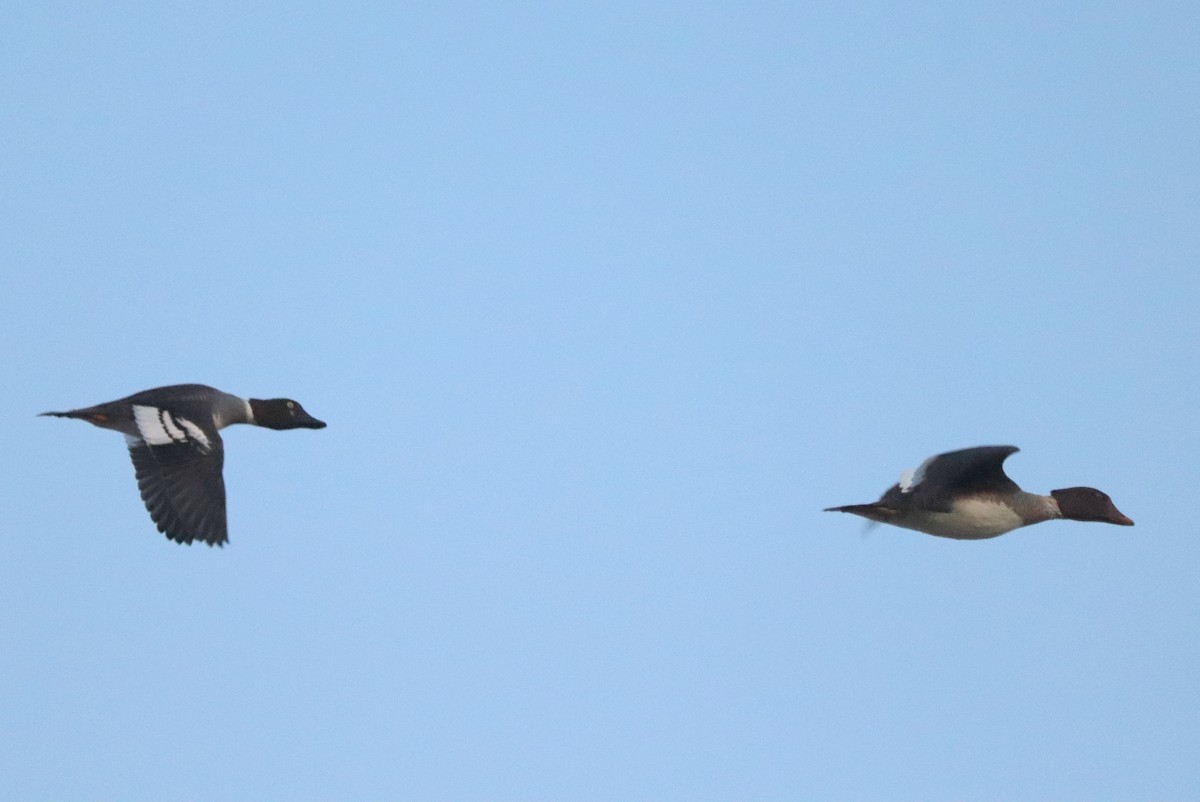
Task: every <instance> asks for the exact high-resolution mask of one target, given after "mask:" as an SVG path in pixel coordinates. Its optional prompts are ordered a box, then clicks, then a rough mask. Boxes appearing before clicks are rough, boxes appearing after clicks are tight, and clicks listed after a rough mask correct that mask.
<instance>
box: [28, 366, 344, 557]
mask: <svg viewBox="0 0 1200 802" xmlns="http://www.w3.org/2000/svg"><path fill="white" fill-rule="evenodd" d="M42 415H53V416H55V417H59V418H80V419H82V420H85V421H88V422H89V423H94V424H95V425H97V426H99V427H101V428H102V429H115V430H117V431H118V432H121V433H122V434H124V435H125V441H126V443H127V445H128V446H129V456H130V457H132V458H133V468H134V473H135V474H136V475H137V483H138V489H139V490H140V491H141V493H142V500H143V501H144V502H146V509H148V510H149V511H150V517H151V518H152V519H153V520H154V523H156V524H158V531H160V532H162V533H163V534H165V535H166V536H167V537H168V538H170V539H171V540H174V541H175V542H177V543H187V544H188V545H191V543H192V541H193V540H201V541H204V542H205V543H207V544H208V545H209V546H221V545H224V544H225V543H226V542H227V541H228V540H229V538H228V531H227V528H226V523H225V480H224V478H222V476H221V466H222V465H223V464H224V462H225V449H224V447H223V446H222V445H221V435H220V434H218V430H220V429H223V428H225V427H226V426H229V425H231V424H234V423H251V424H254V425H255V426H265V427H266V428H268V429H300V428H304V429H323V428H325V424H324V423H323V422H321V421H319V420H317V419H316V418H314V417H313V416H312V415H309V414H308V413H307V412H305V411H304V408H303V407H301V406H300V405H299V404H298V403H296V402H295V401H292V400H290V399H287V398H272V399H268V400H265V401H264V400H260V399H257V398H250V399H245V398H239V397H238V396H236V395H230V394H229V393H223V392H221V391H220V390H216V389H214V388H212V387H207V386H205V385H203V384H176V385H173V386H170V387H157V388H155V389H153V390H145V391H143V392H140V393H135V394H134V395H131V396H129V397H127V398H122V399H119V400H117V401H109V402H108V403H106V404H97V405H96V406H94V407H87V408H86V409H73V410H70V411H69V412H43V413H42Z"/></svg>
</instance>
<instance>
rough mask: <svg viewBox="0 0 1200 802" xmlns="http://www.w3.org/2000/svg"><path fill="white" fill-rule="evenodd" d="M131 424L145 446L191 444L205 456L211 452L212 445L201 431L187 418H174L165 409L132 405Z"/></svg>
mask: <svg viewBox="0 0 1200 802" xmlns="http://www.w3.org/2000/svg"><path fill="white" fill-rule="evenodd" d="M133 422H134V424H135V425H136V426H137V429H138V434H140V435H141V436H142V440H144V441H145V442H146V445H149V446H166V445H170V444H172V443H188V442H191V443H194V444H196V445H197V446H199V447H200V450H201V451H203V452H204V453H206V454H207V453H208V452H209V451H212V443H211V442H210V441H209V439H208V435H206V434H205V433H204V430H203V429H201V428H200V427H199V426H197V425H196V424H194V423H192V422H191V421H190V420H188V419H187V418H181V417H177V416H174V415H172V414H171V413H170V412H168V411H167V410H165V409H159V408H158V407H145V406H139V405H137V404H134V406H133Z"/></svg>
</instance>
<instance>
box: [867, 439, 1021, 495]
mask: <svg viewBox="0 0 1200 802" xmlns="http://www.w3.org/2000/svg"><path fill="white" fill-rule="evenodd" d="M1019 450H1020V449H1018V448H1017V447H1016V446H979V447H977V448H964V449H962V450H961V451H949V452H947V453H945V454H938V455H937V456H936V457H930V458H929V459H927V460H925V462H923V463H921V467H919V468H917V470H916V471H914V472H913V474H912V476H911V477H907V476H906V477H904V478H903V479H902V480H901V482H900V484H898V485H896V486H894V487H892V488H891V489H890V490H888V492H887V493H886V494H885V498H886V497H888V496H893V497H894V496H897V495H903V496H907V497H909V498H910V499H911V500H913V501H920V502H921V504H922V506H924V507H925V508H926V509H939V508H941V507H944V506H947V505H948V504H949V502H950V500H951V499H953V498H955V497H958V496H964V495H977V494H989V493H995V494H997V495H1006V494H1010V493H1016V492H1019V491H1020V489H1021V488H1020V487H1018V486H1017V483H1016V482H1014V481H1013V480H1012V479H1009V478H1008V475H1007V474H1005V473H1004V460H1006V459H1008V458H1009V457H1010V456H1011V455H1013V454H1015V453H1017V451H1019Z"/></svg>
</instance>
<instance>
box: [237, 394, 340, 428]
mask: <svg viewBox="0 0 1200 802" xmlns="http://www.w3.org/2000/svg"><path fill="white" fill-rule="evenodd" d="M250 410H251V411H252V412H253V413H254V422H255V423H256V424H257V425H259V426H265V427H267V428H268V429H324V428H325V421H319V420H317V419H316V418H314V417H313V416H312V415H309V414H308V413H307V412H305V411H304V407H302V406H300V402H298V401H293V400H292V399H290V398H268V399H266V400H265V401H264V400H262V399H260V398H251V399H250Z"/></svg>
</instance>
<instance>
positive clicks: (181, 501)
mask: <svg viewBox="0 0 1200 802" xmlns="http://www.w3.org/2000/svg"><path fill="white" fill-rule="evenodd" d="M133 411H134V420H135V422H136V423H137V428H138V434H139V436H137V437H132V436H129V437H127V438H126V442H127V443H128V445H129V456H130V458H131V459H132V460H133V469H134V473H135V474H136V475H137V483H138V490H140V491H141V494H142V501H144V502H145V503H146V509H147V510H149V511H150V517H151V518H152V519H153V520H154V523H156V524H157V525H158V531H160V532H162V533H163V534H165V535H166V536H167V537H169V538H170V539H171V540H174V541H176V542H177V543H187V544H189V545H190V544H191V543H192V541H193V540H200V541H203V542H205V543H207V544H208V545H210V546H219V545H222V544H224V543H225V542H227V541H228V539H229V537H228V531H227V528H226V521H225V479H224V477H223V476H222V475H221V469H222V468H223V466H224V464H225V449H224V446H223V444H222V442H221V436H220V435H219V434H218V433H217V431H216V429H215V428H213V427H212V425H211V423H210V424H209V425H208V426H206V427H202V426H201V425H199V424H197V423H195V422H193V421H191V420H189V419H188V418H185V417H183V416H182V415H180V414H178V413H175V414H172V413H171V412H170V411H169V410H164V409H160V408H157V407H150V406H135V407H134V408H133Z"/></svg>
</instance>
